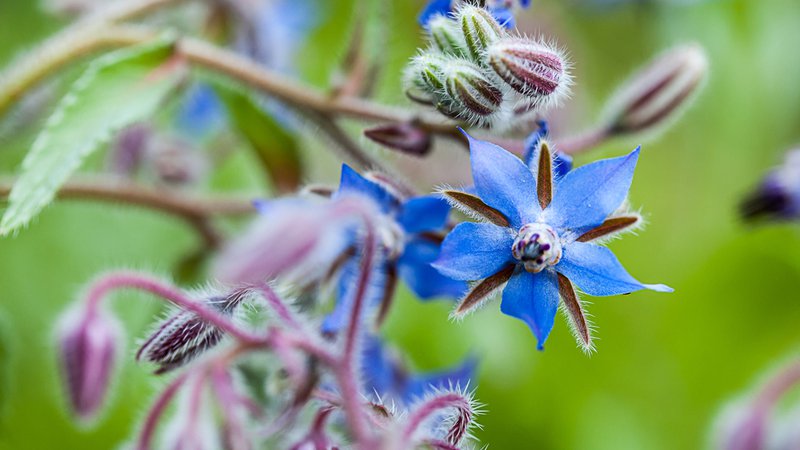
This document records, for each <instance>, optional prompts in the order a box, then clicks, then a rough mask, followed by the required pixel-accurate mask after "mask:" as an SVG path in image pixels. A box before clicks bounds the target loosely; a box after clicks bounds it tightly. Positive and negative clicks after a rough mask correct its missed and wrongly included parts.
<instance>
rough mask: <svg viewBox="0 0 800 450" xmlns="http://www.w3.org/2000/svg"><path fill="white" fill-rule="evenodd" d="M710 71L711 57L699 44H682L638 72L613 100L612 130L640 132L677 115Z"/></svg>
mask: <svg viewBox="0 0 800 450" xmlns="http://www.w3.org/2000/svg"><path fill="white" fill-rule="evenodd" d="M707 74H708V59H707V58H706V55H705V52H704V51H703V49H702V48H701V47H700V46H699V45H696V44H689V45H681V46H678V47H675V48H673V49H670V50H668V51H667V52H666V53H664V54H662V55H660V56H658V57H657V58H656V59H655V60H653V61H652V62H651V63H650V64H648V65H647V66H645V67H644V68H642V69H641V70H639V71H638V72H636V73H634V74H633V76H632V77H631V78H630V79H629V80H628V81H627V82H625V83H624V84H623V85H622V87H621V88H620V89H619V91H618V92H617V93H616V94H615V95H614V96H613V97H612V98H611V100H609V102H608V107H607V108H606V116H607V117H608V127H609V132H611V133H612V134H623V133H640V132H647V131H650V130H652V129H653V128H655V127H658V126H659V125H662V124H664V123H666V122H667V121H668V120H669V119H671V118H673V117H675V115H676V113H677V112H679V111H680V110H682V109H683V108H682V107H684V106H686V105H688V104H689V103H690V101H691V99H692V98H693V97H694V94H696V93H697V92H698V91H699V88H700V87H701V86H702V85H703V81H704V80H705V79H706V76H707Z"/></svg>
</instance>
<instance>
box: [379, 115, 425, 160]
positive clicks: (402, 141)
mask: <svg viewBox="0 0 800 450" xmlns="http://www.w3.org/2000/svg"><path fill="white" fill-rule="evenodd" d="M364 136H366V137H368V138H370V139H371V140H373V141H375V142H377V143H379V144H381V145H384V146H386V147H388V148H391V149H394V150H399V151H400V152H402V153H406V154H409V155H414V156H424V155H427V154H428V152H430V149H431V135H430V134H429V133H428V132H426V131H425V130H423V129H421V128H420V127H418V126H416V125H415V124H413V123H411V122H397V123H391V124H388V125H380V126H377V127H374V128H370V129H368V130H365V131H364Z"/></svg>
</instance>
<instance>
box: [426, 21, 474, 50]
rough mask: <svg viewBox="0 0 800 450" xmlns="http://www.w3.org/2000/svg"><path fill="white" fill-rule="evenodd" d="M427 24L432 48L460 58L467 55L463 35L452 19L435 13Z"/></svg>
mask: <svg viewBox="0 0 800 450" xmlns="http://www.w3.org/2000/svg"><path fill="white" fill-rule="evenodd" d="M427 26H428V37H429V38H430V43H431V47H432V48H434V49H436V50H438V51H440V52H442V53H444V54H449V55H454V56H458V57H462V58H465V57H467V56H469V54H468V52H467V43H466V42H464V35H463V34H462V33H461V30H460V28H459V26H458V24H457V23H456V22H455V21H454V20H452V19H451V18H449V17H447V16H442V15H437V16H436V17H434V18H433V19H431V20H430V21H429V22H428V25H427Z"/></svg>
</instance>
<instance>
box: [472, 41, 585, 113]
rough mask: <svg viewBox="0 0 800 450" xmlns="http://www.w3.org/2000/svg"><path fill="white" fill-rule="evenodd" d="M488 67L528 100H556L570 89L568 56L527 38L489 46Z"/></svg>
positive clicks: (540, 101)
mask: <svg viewBox="0 0 800 450" xmlns="http://www.w3.org/2000/svg"><path fill="white" fill-rule="evenodd" d="M486 58H487V60H488V63H489V66H490V67H491V68H492V69H493V70H494V72H495V73H496V74H497V76H498V77H500V79H501V80H503V81H504V82H505V83H506V84H508V85H509V86H510V87H511V88H512V89H513V90H514V91H516V92H517V93H519V94H521V95H522V96H523V97H525V100H526V102H533V103H536V104H537V105H543V104H545V103H554V102H557V101H558V100H560V99H561V97H563V96H564V95H565V94H566V93H567V92H568V90H569V84H570V76H569V72H568V64H567V61H566V59H565V58H564V57H563V56H562V55H561V54H560V53H559V52H558V51H557V50H555V49H553V48H551V47H548V46H546V45H544V44H542V43H539V42H535V41H531V40H527V39H501V40H499V41H497V42H495V43H494V44H493V45H491V46H490V47H489V48H488V49H487V54H486Z"/></svg>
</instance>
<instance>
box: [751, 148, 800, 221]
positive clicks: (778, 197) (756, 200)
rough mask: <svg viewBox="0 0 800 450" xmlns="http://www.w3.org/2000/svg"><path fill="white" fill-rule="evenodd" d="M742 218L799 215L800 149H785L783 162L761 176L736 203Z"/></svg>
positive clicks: (790, 218) (799, 216)
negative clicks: (746, 194) (757, 185)
mask: <svg viewBox="0 0 800 450" xmlns="http://www.w3.org/2000/svg"><path fill="white" fill-rule="evenodd" d="M740 211H741V215H742V217H744V219H746V220H754V219H761V218H763V219H771V220H794V219H797V218H800V149H796V150H792V151H789V152H788V153H787V154H786V157H785V160H784V163H783V165H781V166H780V167H777V168H775V169H773V170H772V171H771V172H770V173H769V174H767V176H766V177H764V179H763V181H762V182H761V185H760V186H759V187H758V189H756V190H755V192H752V193H751V194H750V195H748V196H747V197H746V198H745V200H744V201H743V202H742V204H741V206H740Z"/></svg>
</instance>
